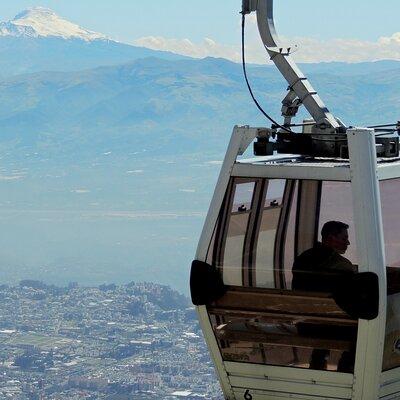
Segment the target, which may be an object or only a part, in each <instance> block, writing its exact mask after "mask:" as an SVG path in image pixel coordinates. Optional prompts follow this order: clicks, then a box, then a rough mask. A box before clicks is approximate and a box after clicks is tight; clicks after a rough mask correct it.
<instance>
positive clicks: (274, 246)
mask: <svg viewBox="0 0 400 400" xmlns="http://www.w3.org/2000/svg"><path fill="white" fill-rule="evenodd" d="M352 204H353V203H352V198H351V186H350V184H348V183H343V182H321V181H311V180H303V181H297V182H296V181H294V180H284V179H271V180H267V179H253V180H249V179H242V178H241V179H234V180H232V182H231V183H230V188H229V190H228V193H227V196H226V199H225V205H224V210H225V211H223V212H221V214H220V217H219V225H218V228H217V230H216V231H217V233H216V238H217V239H216V240H215V248H214V252H213V254H214V265H216V266H218V267H219V268H221V269H222V274H223V279H224V282H225V284H227V285H231V286H230V287H229V290H228V293H227V294H226V295H225V296H224V297H223V298H222V299H221V300H220V301H217V302H216V303H215V304H213V305H212V306H210V307H209V313H210V317H211V322H212V325H213V328H214V332H215V335H216V338H217V340H218V343H219V346H220V349H221V353H222V355H223V358H224V359H225V360H229V361H238V362H250V363H260V364H267V365H282V366H295V367H300V368H313V369H322V370H339V371H341V372H352V370H353V367H354V357H355V347H356V337H357V321H356V320H353V319H351V318H350V317H349V316H348V315H347V314H346V313H345V312H344V311H342V310H341V309H340V308H339V307H338V306H337V305H336V303H335V301H334V299H333V297H332V293H330V291H329V290H327V288H326V286H324V284H323V283H321V285H318V282H319V279H322V280H321V282H323V281H326V277H325V278H321V276H322V275H324V274H325V271H323V270H321V271H319V270H318V268H320V267H321V268H323V267H325V266H326V265H325V264H324V263H320V260H319V259H318V257H319V256H315V257H310V258H309V264H310V265H308V264H307V266H306V267H307V268H308V267H311V268H310V269H309V270H308V271H306V272H307V273H308V275H306V278H305V280H306V281H307V280H308V279H310V280H311V281H313V282H314V285H313V286H307V285H306V286H303V287H301V286H298V287H294V288H293V289H292V279H293V270H292V268H293V263H294V261H295V260H297V259H298V257H299V256H300V255H301V254H302V253H304V252H305V251H310V249H313V248H314V247H315V246H320V245H317V242H318V241H319V240H320V231H321V228H322V226H323V225H324V224H325V222H328V221H341V222H344V223H346V224H348V225H349V234H350V242H351V247H350V248H352V251H351V252H350V251H349V252H348V253H346V254H339V253H337V252H336V251H333V250H332V251H331V250H329V249H328V250H326V251H327V252H328V253H329V257H328V258H329V260H331V258H332V259H333V260H335V261H337V260H340V261H342V262H343V257H344V256H346V257H348V258H349V260H348V261H347V263H348V264H347V266H349V268H350V269H351V271H355V270H356V267H355V266H354V265H352V263H356V246H355V235H354V225H353V212H352ZM324 251H325V250H324ZM331 253H332V254H331ZM331 256H332V257H331ZM329 262H330V261H329ZM314 263H315V265H312V264H314ZM318 263H319V264H318ZM328 267H329V266H328ZM331 272H332V271H328V275H329V274H331ZM329 276H331V275H329ZM315 283H316V284H315Z"/></svg>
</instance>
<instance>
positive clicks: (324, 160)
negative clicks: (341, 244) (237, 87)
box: [190, 0, 400, 400]
mask: <svg viewBox="0 0 400 400" xmlns="http://www.w3.org/2000/svg"><path fill="white" fill-rule="evenodd" d="M253 11H255V12H257V20H258V27H259V30H260V36H261V38H262V41H263V43H264V45H265V48H266V50H267V52H268V54H269V55H270V57H271V59H272V60H273V62H274V63H275V64H276V66H277V67H278V69H279V70H280V72H281V73H282V75H283V76H284V77H285V79H286V80H287V81H288V84H289V89H288V94H287V96H286V97H285V99H284V100H283V102H282V115H283V117H284V122H283V123H282V124H279V123H277V122H276V121H275V120H273V119H272V118H271V117H270V116H269V115H268V114H266V113H265V111H264V110H262V108H261V106H260V105H259V103H257V106H258V107H259V108H260V109H261V110H262V112H263V113H264V114H265V115H266V116H267V117H268V118H269V119H270V120H271V122H272V126H271V127H262V128H260V127H249V126H235V127H234V129H233V133H232V137H231V140H230V143H229V145H228V149H227V153H226V155H225V159H224V162H223V164H222V168H221V172H220V175H219V178H218V182H217V186H216V189H215V192H214V195H213V198H212V201H211V205H210V208H209V211H208V214H207V217H206V221H205V225H204V228H203V231H202V234H201V237H200V241H199V245H198V249H197V253H196V257H195V261H193V263H192V270H191V278H190V285H191V295H192V301H193V303H194V304H195V305H196V308H197V311H198V316H199V321H200V325H201V328H202V330H203V332H204V336H205V339H206V342H207V345H208V348H209V350H210V353H211V356H212V359H213V362H214V364H215V368H216V371H217V374H218V377H219V380H220V383H221V387H222V390H223V393H224V396H225V399H230V400H233V399H247V400H250V399H254V400H261V399H263V400H264V399H274V400H276V399H302V400H311V399H313V400H315V399H331V400H339V399H340V400H343V399H358V400H373V399H386V400H389V399H400V278H399V275H400V274H399V271H400V269H399V268H400V239H399V237H400V213H398V212H397V202H396V200H397V197H398V194H399V193H400V158H399V138H398V129H399V126H398V124H394V125H390V126H383V127H375V128H362V127H360V128H359V127H356V128H351V127H347V126H346V125H345V124H344V123H343V122H342V121H340V120H339V119H338V118H336V117H334V116H333V114H332V113H330V112H329V111H328V109H327V108H326V106H325V105H324V103H323V102H322V100H321V99H320V97H319V96H318V94H317V93H316V92H315V91H314V89H313V88H312V87H311V85H310V83H309V82H308V80H307V78H306V77H305V76H304V75H303V74H302V73H301V72H300V70H299V69H298V68H297V66H296V65H295V63H294V62H293V60H292V59H291V56H290V49H284V48H283V47H281V46H280V45H279V41H278V39H277V37H276V32H275V28H274V22H273V13H272V11H273V0H244V1H243V6H242V14H243V54H244V20H245V15H246V14H248V13H250V12H253ZM243 67H244V72H245V77H246V81H247V83H248V80H247V75H246V70H245V62H244V57H243ZM249 89H250V91H251V88H250V85H249ZM251 94H252V97H253V99H254V100H255V101H256V99H255V98H254V95H253V93H252V92H251ZM302 105H304V106H305V108H306V109H307V111H308V112H309V113H310V115H311V118H312V119H310V120H307V121H305V122H304V123H303V124H298V125H295V124H293V123H292V118H293V117H294V116H295V115H296V113H297V110H298V108H299V107H300V106H302ZM299 125H300V126H301V132H295V131H294V129H296V128H297V127H298V126H299ZM252 143H253V146H254V155H255V157H254V158H252V159H242V158H240V157H239V156H241V155H243V153H244V152H245V151H246V149H247V148H248V147H249V146H250V145H251V144H252ZM329 221H339V222H341V223H344V224H346V226H347V227H348V229H347V231H348V233H349V242H350V245H349V247H348V250H347V252H346V254H345V255H344V256H345V257H346V258H347V259H348V260H350V261H351V265H353V266H354V268H355V272H354V273H351V274H342V273H336V271H333V272H334V273H333V274H331V275H329V273H327V272H326V271H319V270H318V268H307V267H308V266H306V267H304V270H301V269H300V273H301V274H303V275H302V281H303V282H305V283H306V284H304V285H303V286H301V285H298V284H294V280H295V279H296V273H299V272H298V271H297V270H294V269H293V264H294V263H295V262H296V260H298V259H299V256H300V255H301V254H304V252H306V251H308V250H309V249H311V248H313V247H314V246H316V243H317V242H318V241H319V239H320V233H321V229H322V227H323V226H324V225H325V224H326V223H327V222H329ZM346 240H347V239H346ZM346 247H347V246H346ZM314 261H315V262H317V260H314V259H313V258H312V257H311V258H309V259H308V261H307V262H308V263H309V264H310V267H312V264H313V263H314ZM330 273H332V271H330ZM321 274H322V275H323V276H322V277H321V276H320V275H321ZM294 277H295V279H294ZM307 282H308V283H310V282H314V284H313V285H312V286H307ZM321 282H330V283H331V287H330V289H329V290H327V288H326V287H323V286H324V285H323V284H322V283H321ZM318 285H320V286H318ZM318 355H320V356H321V355H322V356H321V357H320V358H319V359H320V360H322V361H323V362H320V363H319V364H318V363H315V362H314V361H313V360H315V359H316V358H318V357H317V356H318ZM343 360H345V362H344V361H343ZM317 364H318V365H317Z"/></svg>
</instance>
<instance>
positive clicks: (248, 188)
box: [219, 179, 256, 286]
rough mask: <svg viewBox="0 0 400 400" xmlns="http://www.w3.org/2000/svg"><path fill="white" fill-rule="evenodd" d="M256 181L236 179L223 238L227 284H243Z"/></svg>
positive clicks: (225, 280)
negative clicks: (246, 239)
mask: <svg viewBox="0 0 400 400" xmlns="http://www.w3.org/2000/svg"><path fill="white" fill-rule="evenodd" d="M255 187H256V181H245V182H241V180H240V179H236V180H235V181H234V186H233V190H234V195H233V200H232V206H231V208H230V210H231V213H230V214H229V215H228V217H227V222H226V224H227V225H226V227H224V229H225V231H224V232H225V233H224V239H222V242H223V243H222V246H223V249H222V260H219V267H221V263H222V267H223V268H222V277H223V280H224V283H225V284H226V285H233V286H241V285H242V284H243V259H244V253H245V238H246V234H247V230H248V225H249V218H250V215H251V209H252V206H253V202H254V200H253V197H254V191H255Z"/></svg>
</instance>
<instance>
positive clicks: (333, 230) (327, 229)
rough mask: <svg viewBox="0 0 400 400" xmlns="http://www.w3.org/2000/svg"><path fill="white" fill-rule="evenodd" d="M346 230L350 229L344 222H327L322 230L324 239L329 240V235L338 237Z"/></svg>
mask: <svg viewBox="0 0 400 400" xmlns="http://www.w3.org/2000/svg"><path fill="white" fill-rule="evenodd" d="M345 229H349V226H348V225H347V224H345V223H344V222H340V221H328V222H325V224H324V226H323V227H322V229H321V236H322V239H325V238H327V237H328V236H329V235H333V236H336V235H338V234H339V233H340V232H342V231H343V230H345Z"/></svg>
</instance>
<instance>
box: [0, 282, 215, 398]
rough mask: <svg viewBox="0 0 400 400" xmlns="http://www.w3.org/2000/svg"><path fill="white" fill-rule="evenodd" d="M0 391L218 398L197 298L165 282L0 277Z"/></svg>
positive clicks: (15, 395) (6, 393)
mask: <svg viewBox="0 0 400 400" xmlns="http://www.w3.org/2000/svg"><path fill="white" fill-rule="evenodd" d="M0 310H1V311H0V313H1V317H0V340H1V352H0V398H1V399H13V400H28V399H29V400H41V399H43V400H44V399H46V400H53V399H54V400H55V399H69V400H74V399H76V400H78V399H80V400H82V399H107V400H114V399H115V400H124V399H129V400H131V399H141V400H143V399H182V398H183V399H220V398H221V393H220V389H219V385H218V382H217V379H216V376H215V373H214V368H213V365H212V363H211V361H210V358H209V355H208V352H207V349H206V346H205V343H204V340H203V337H202V334H201V331H200V328H199V325H198V322H197V318H196V313H195V310H194V308H193V307H191V306H190V303H189V301H188V299H187V298H186V297H185V296H183V295H181V294H179V293H178V292H175V291H173V290H172V289H170V288H169V287H167V286H161V285H157V284H152V283H130V284H127V285H123V286H116V285H102V286H99V287H93V288H88V287H79V286H78V285H77V284H75V283H71V284H69V285H68V287H66V288H60V287H55V286H48V285H46V284H44V283H42V282H39V281H32V280H25V281H21V282H20V284H19V285H18V286H7V285H2V286H0Z"/></svg>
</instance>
